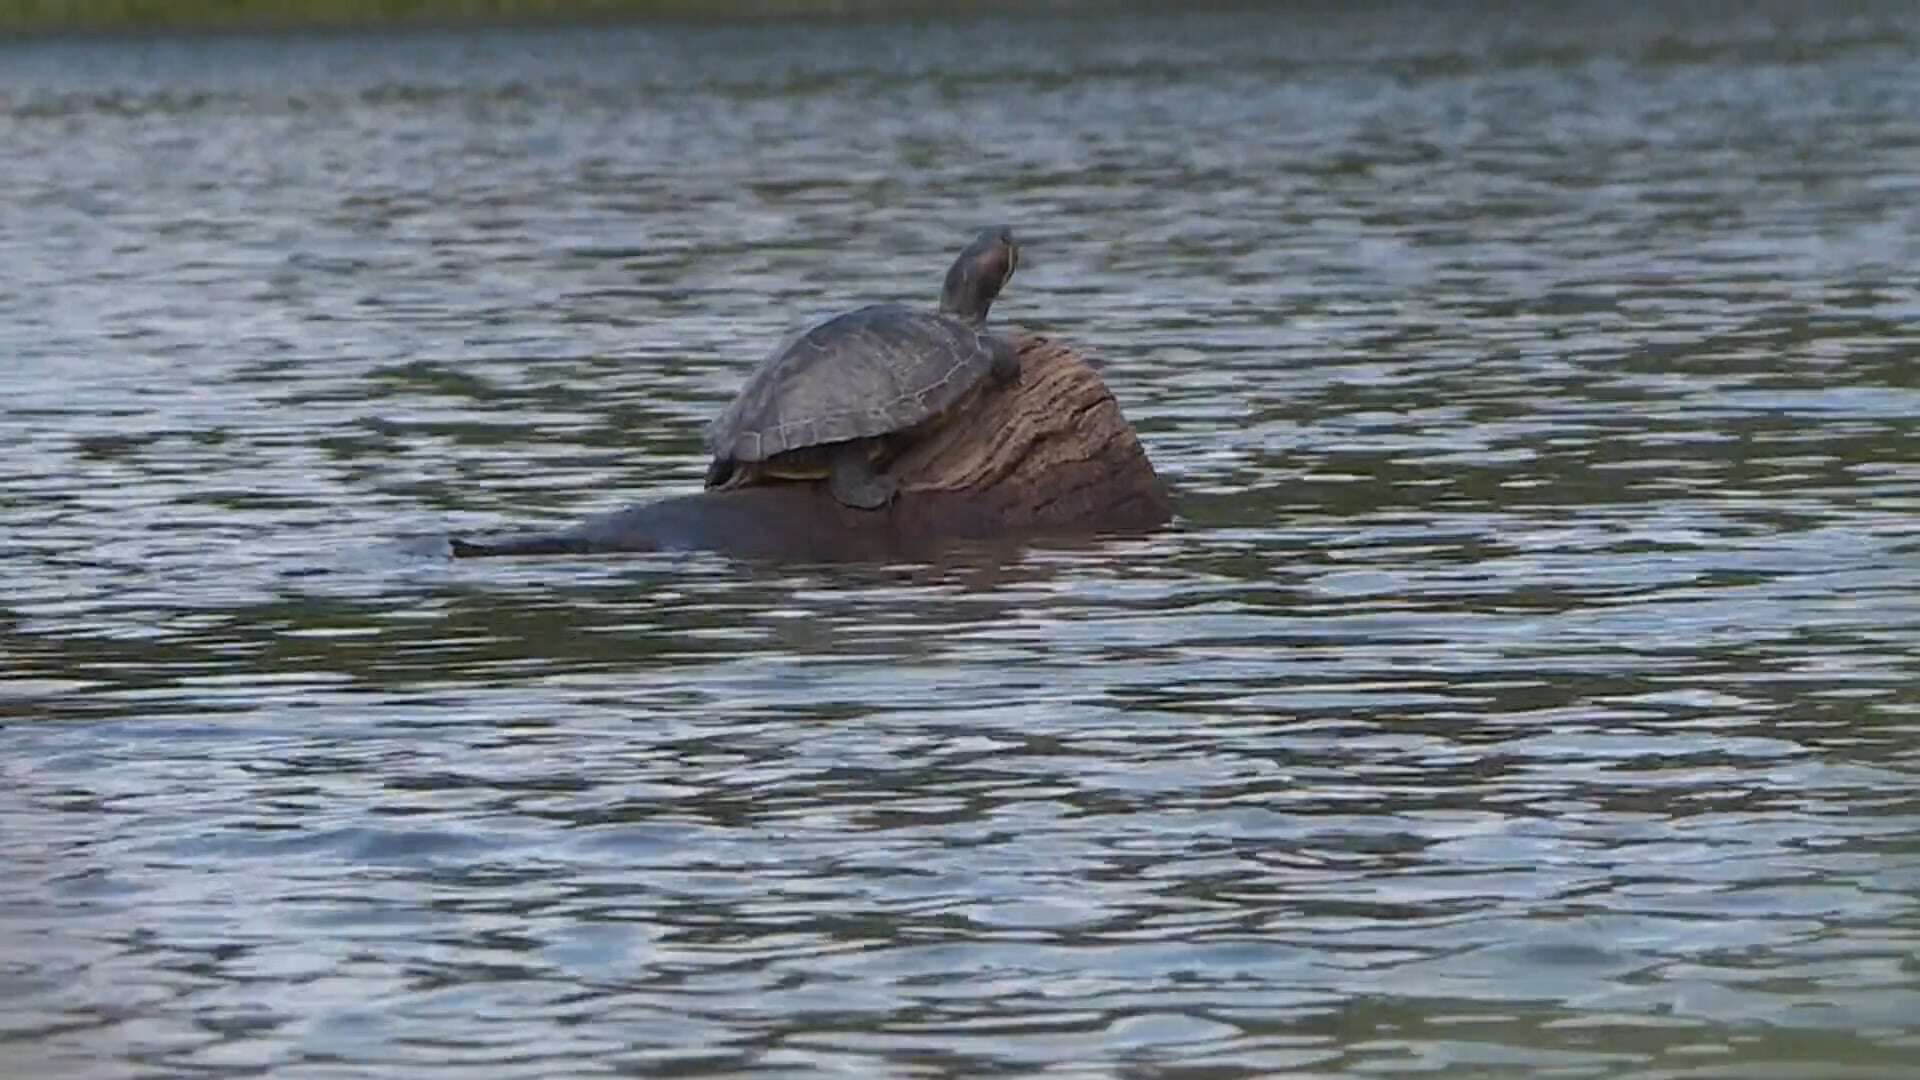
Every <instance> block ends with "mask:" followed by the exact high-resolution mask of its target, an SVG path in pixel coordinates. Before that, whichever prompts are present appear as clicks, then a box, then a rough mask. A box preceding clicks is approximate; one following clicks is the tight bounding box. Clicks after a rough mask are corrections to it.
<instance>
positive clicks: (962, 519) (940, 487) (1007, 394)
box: [451, 332, 1171, 560]
mask: <svg viewBox="0 0 1920 1080" xmlns="http://www.w3.org/2000/svg"><path fill="white" fill-rule="evenodd" d="M1015 340H1016V341H1017V343H1018V345H1019V349H1020V361H1021V377H1020V380H1019V382H1017V383H1011V384H1007V385H1004V386H991V385H983V386H982V387H981V389H980V390H979V391H978V392H977V394H976V396H975V397H973V398H972V399H971V400H968V401H963V402H962V403H961V404H960V405H959V406H958V407H956V408H955V409H954V411H953V413H952V416H951V419H950V420H948V421H947V422H946V423H945V424H944V425H943V426H942V427H940V428H939V429H938V430H937V431H935V432H934V433H933V434H932V435H930V436H928V437H927V438H925V439H924V440H922V441H920V442H918V443H916V444H914V445H912V446H910V447H908V448H907V449H905V450H904V451H903V452H902V453H901V454H900V456H899V457H898V458H897V459H896V460H895V461H893V462H892V463H891V465H890V466H889V468H890V471H892V472H893V473H894V475H896V476H898V477H899V478H900V488H901V490H900V495H899V497H898V498H897V499H895V500H894V503H893V505H892V506H891V507H889V508H888V509H886V510H884V511H861V510H852V509H849V508H847V507H844V506H841V505H840V504H839V503H837V502H835V501H834V500H833V496H832V495H831V494H829V493H828V492H827V490H826V485H825V484H824V483H822V482H813V481H798V482H796V481H771V482H768V483H766V484H764V485H760V486H755V487H746V488H739V489H735V490H732V491H711V492H701V493H699V494H695V495H685V496H675V497H672V498H667V499H661V500H659V501H657V502H652V503H645V504H642V505H639V506H633V507H629V508H627V509H624V510H619V511H616V512H614V513H611V514H605V515H601V516H599V517H596V518H591V519H588V520H586V521H583V522H581V523H580V524H579V525H577V526H574V527H573V528H569V529H564V530H559V531H556V532H544V533H522V534H515V535H507V536H495V537H490V538H489V537H471V538H470V537H454V538H452V539H451V543H452V546H453V553H454V554H455V555H457V556H461V557H477V556H485V555H535V554H560V553H594V552H614V551H662V550H688V549H707V550H714V551H720V552H726V553H731V554H736V555H742V556H750V557H771V558H793V559H808V560H812V559H842V558H870V557H884V556H886V555H888V554H894V553H901V552H912V551H917V550H922V549H925V548H928V547H937V546H939V545H940V544H942V543H946V542H950V541H959V540H991V539H998V538H1016V537H1031V536H1037V535H1061V534H1073V533H1096V532H1136V531H1143V530H1149V529H1153V528H1156V527H1158V526H1161V525H1164V524H1165V523H1166V522H1167V520H1168V519H1169V517H1170V516H1171V507H1170V505H1169V502H1168V498H1167V491H1166V487H1165V485H1164V484H1162V483H1161V482H1160V478H1159V476H1158V475H1156V474H1155V473H1154V471H1153V464H1152V462H1150V461H1148V460H1147V454H1146V451H1145V450H1144V449H1143V448H1142V447H1141V445H1140V440H1139V438H1138V437H1137V436H1136V435H1135V434H1134V431H1133V428H1132V426H1131V425H1129V424H1128V423H1127V421H1126V418H1125V417H1124V416H1122V415H1121V413H1120V405H1119V403H1118V402H1116V401H1115V400H1114V398H1113V394H1112V392H1111V391H1109V390H1108V389H1107V385H1106V383H1105V382H1104V381H1103V380H1102V379H1101V378H1100V375H1099V373H1098V372H1096V371H1095V370H1094V368H1093V366H1092V365H1090V364H1089V363H1088V362H1087V360H1086V359H1085V358H1083V357H1082V356H1081V355H1080V354H1079V353H1077V352H1076V351H1074V350H1073V349H1072V348H1071V347H1069V346H1068V345H1066V344H1065V343H1064V342H1061V341H1058V340H1056V339H1053V338H1048V337H1043V336H1040V335H1035V334H1024V333H1017V332H1016V335H1015Z"/></svg>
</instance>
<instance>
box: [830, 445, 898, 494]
mask: <svg viewBox="0 0 1920 1080" xmlns="http://www.w3.org/2000/svg"><path fill="white" fill-rule="evenodd" d="M827 490H829V491H831V492H833V497H834V499H836V500H837V501H838V502H839V503H840V504H841V505H842V506H851V507H853V508H854V509H856V510H878V509H880V508H881V507H883V506H886V505H887V504H888V503H890V502H892V501H893V497H894V495H895V494H896V493H898V492H899V490H900V482H899V481H898V480H895V479H894V478H893V477H891V476H888V475H886V474H885V473H878V472H875V471H874V470H873V459H872V458H870V457H868V456H867V440H865V439H855V440H853V441H852V442H844V443H841V444H840V445H838V446H836V447H834V448H833V459H832V461H831V462H830V463H829V466H828V471H827Z"/></svg>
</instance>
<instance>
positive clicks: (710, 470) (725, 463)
mask: <svg viewBox="0 0 1920 1080" xmlns="http://www.w3.org/2000/svg"><path fill="white" fill-rule="evenodd" d="M731 479H733V459H732V458H730V457H717V458H714V459H713V464H711V465H709V466H707V490H708V491H712V490H713V489H714V488H717V487H725V486H726V484H727V481H728V480H731Z"/></svg>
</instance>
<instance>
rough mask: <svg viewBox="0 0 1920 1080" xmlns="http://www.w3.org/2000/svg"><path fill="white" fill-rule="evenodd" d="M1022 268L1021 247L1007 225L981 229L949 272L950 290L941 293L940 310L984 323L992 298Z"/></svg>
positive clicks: (947, 288) (943, 312)
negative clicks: (1014, 239)
mask: <svg viewBox="0 0 1920 1080" xmlns="http://www.w3.org/2000/svg"><path fill="white" fill-rule="evenodd" d="M1018 265H1020V246H1019V245H1018V244H1015V243H1014V242H1013V230H1012V229H1009V228H1007V227H1006V226H1005V225H995V226H993V227H992V228H987V229H981V230H980V235H978V236H976V237H974V238H973V243H971V244H968V245H967V249H966V250H965V251H962V252H961V253H960V257H959V258H958V259H955V260H954V261H953V269H951V270H949V271H947V287H946V289H945V290H943V291H942V292H941V294H940V311H941V313H942V314H945V315H953V316H956V317H958V318H962V319H965V320H967V321H968V322H975V323H977V322H985V321H986V319H987V309H988V308H990V307H992V306H993V299H994V297H996V296H999V295H1000V290H1001V289H1004V288H1006V287H1007V282H1008V281H1010V280H1012V279H1013V268H1014V267H1016V266H1018Z"/></svg>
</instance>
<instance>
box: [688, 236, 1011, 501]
mask: <svg viewBox="0 0 1920 1080" xmlns="http://www.w3.org/2000/svg"><path fill="white" fill-rule="evenodd" d="M1019 262H1020V248H1019V246H1018V245H1016V244H1015V243H1014V240H1013V230H1012V229H1010V228H1007V227H1006V226H1004V225H999V226H993V227H991V228H986V229H982V230H980V232H979V234H978V235H977V236H975V237H974V239H973V242H972V243H970V244H968V245H967V247H966V249H965V250H964V251H962V252H960V257H959V258H957V259H955V260H954V263H953V267H952V269H950V270H948V271H947V279H946V286H945V288H944V289H943V290H942V292H941V295H940V306H939V307H938V308H937V309H936V310H934V311H931V312H929V311H918V310H914V309H911V308H908V307H905V306H903V305H900V304H873V305H870V306H867V307H862V308H856V309H855V310H853V311H848V312H845V313H843V314H840V315H836V316H834V317H833V318H831V319H828V320H827V321H825V322H823V323H820V324H819V325H817V326H814V327H812V328H810V329H807V330H804V331H802V332H800V333H799V334H796V335H794V336H793V337H790V338H788V339H787V340H786V341H784V342H782V343H781V344H780V346H779V347H778V348H776V349H774V351H773V353H772V354H771V355H769V356H768V357H767V358H766V360H764V361H762V362H761V364H760V366H759V367H758V368H757V369H755V370H754V372H753V374H752V375H751V376H749V377H748V378H747V383H746V385H745V386H744V387H742V388H741V390H740V393H739V396H737V397H735V398H734V399H733V401H732V403H731V404H729V405H728V406H727V407H726V409H725V410H723V411H722V412H721V413H720V415H719V417H718V418H716V419H715V420H714V421H713V423H712V424H710V425H708V427H707V447H708V449H710V450H711V451H712V452H713V464H712V466H711V467H710V468H709V469H708V470H707V481H706V486H707V487H708V488H709V489H714V488H732V487H740V486H743V485H746V484H751V483H754V482H756V481H758V480H762V479H768V478H771V479H783V480H805V479H819V478H821V477H825V478H826V479H827V486H828V489H829V490H830V491H831V492H832V493H833V497H834V498H835V499H836V500H837V501H838V502H840V503H841V504H842V505H844V506H849V507H853V508H856V509H860V510H879V509H882V508H884V507H886V506H887V505H888V504H889V503H891V502H892V501H893V497H894V495H895V493H896V492H897V491H898V490H899V482H898V480H896V479H895V478H894V477H892V476H889V475H887V474H886V473H884V472H881V471H879V470H878V469H877V468H876V463H877V461H878V459H880V458H883V457H885V456H886V455H887V454H888V453H889V452H890V451H892V450H894V449H897V447H898V445H899V443H900V442H901V440H902V439H904V438H910V437H912V436H914V435H918V434H923V433H924V432H925V431H927V430H929V429H930V428H931V427H932V426H933V425H934V424H937V423H938V422H939V421H940V420H942V419H944V418H945V417H946V416H947V415H948V414H949V413H950V411H951V410H952V409H953V407H954V406H955V405H956V404H957V403H959V402H960V401H961V400H962V399H964V398H966V397H967V396H968V394H969V393H970V392H971V391H972V390H973V389H974V387H975V386H976V385H978V384H980V383H981V380H982V379H983V378H984V377H987V376H991V377H992V379H993V380H994V382H996V383H1000V382H1009V381H1013V380H1017V379H1018V378H1019V377H1020V359H1019V355H1018V353H1017V352H1016V350H1015V349H1014V347H1013V345H1012V343H1011V342H1009V341H1007V340H1006V339H1004V338H1001V337H999V336H997V335H994V334H990V333H988V332H987V329H986V319H987V309H988V308H990V307H992V306H993V301H994V298H995V297H997V296H999V295H1000V290H1001V289H1003V288H1005V287H1006V284H1007V281H1008V280H1009V279H1011V278H1012V277H1013V270H1014V267H1015V266H1016V265H1018V264H1019Z"/></svg>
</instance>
